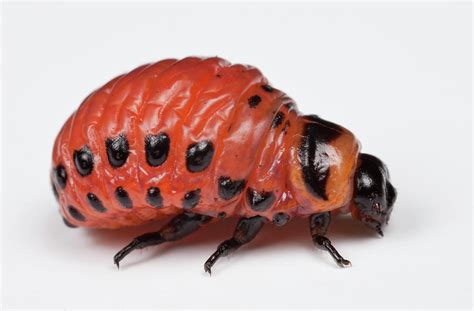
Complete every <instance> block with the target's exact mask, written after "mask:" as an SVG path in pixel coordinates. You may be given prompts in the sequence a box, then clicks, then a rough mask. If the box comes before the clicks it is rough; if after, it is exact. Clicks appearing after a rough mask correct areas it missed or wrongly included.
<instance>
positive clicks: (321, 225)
mask: <svg viewBox="0 0 474 311" xmlns="http://www.w3.org/2000/svg"><path fill="white" fill-rule="evenodd" d="M330 223H331V213H330V212H325V213H317V214H313V215H311V217H310V218H309V226H310V230H311V237H312V238H313V243H314V245H316V246H317V247H319V248H321V249H324V250H327V251H328V252H329V253H330V254H331V256H332V257H333V258H334V260H335V261H336V263H337V264H338V265H339V266H340V267H342V268H345V267H350V266H351V262H350V261H349V260H346V259H344V258H343V257H342V256H341V255H340V254H339V253H338V252H337V250H336V249H335V248H334V246H332V243H331V241H330V240H329V239H328V238H327V237H325V235H326V233H327V231H328V228H329V224H330Z"/></svg>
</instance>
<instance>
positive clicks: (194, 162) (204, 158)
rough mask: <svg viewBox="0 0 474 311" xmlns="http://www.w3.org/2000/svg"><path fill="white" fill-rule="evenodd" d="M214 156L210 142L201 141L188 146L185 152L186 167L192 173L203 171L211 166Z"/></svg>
mask: <svg viewBox="0 0 474 311" xmlns="http://www.w3.org/2000/svg"><path fill="white" fill-rule="evenodd" d="M213 155H214V146H213V145H212V142H210V141H208V140H203V141H200V142H198V143H194V144H191V145H189V147H188V150H187V151H186V167H187V169H188V171H190V172H192V173H196V172H201V171H204V170H205V169H206V168H207V167H208V166H209V164H211V161H212V156H213Z"/></svg>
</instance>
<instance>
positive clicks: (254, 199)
mask: <svg viewBox="0 0 474 311" xmlns="http://www.w3.org/2000/svg"><path fill="white" fill-rule="evenodd" d="M247 202H248V203H249V206H250V208H251V209H252V210H254V211H256V212H264V211H266V210H267V209H269V208H270V207H271V206H272V205H273V203H274V202H275V195H274V194H273V192H271V191H257V190H255V189H252V188H248V189H247Z"/></svg>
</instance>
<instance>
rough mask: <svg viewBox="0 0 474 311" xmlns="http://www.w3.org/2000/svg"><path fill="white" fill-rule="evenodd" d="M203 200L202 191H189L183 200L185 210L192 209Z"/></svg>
mask: <svg viewBox="0 0 474 311" xmlns="http://www.w3.org/2000/svg"><path fill="white" fill-rule="evenodd" d="M200 199H201V189H196V190H193V191H189V192H188V193H186V194H185V195H184V198H183V208H184V209H191V208H194V207H196V205H198V203H199V200H200Z"/></svg>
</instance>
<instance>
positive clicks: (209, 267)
mask: <svg viewBox="0 0 474 311" xmlns="http://www.w3.org/2000/svg"><path fill="white" fill-rule="evenodd" d="M204 271H206V272H207V273H209V276H211V275H212V271H211V265H210V264H209V263H207V262H206V263H205V264H204Z"/></svg>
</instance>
